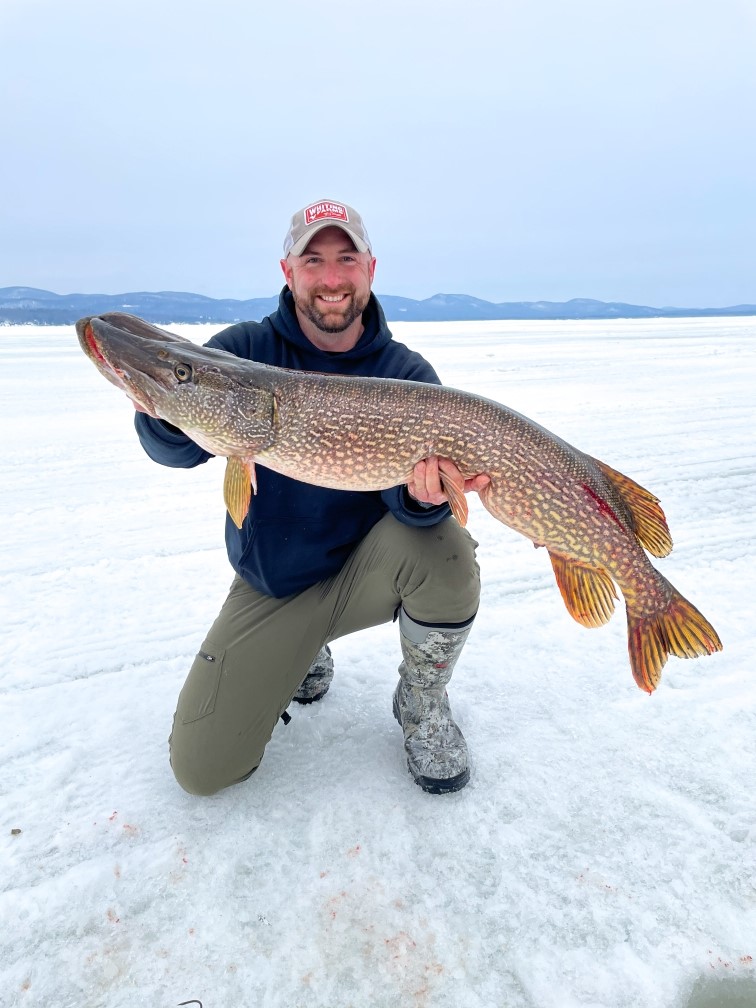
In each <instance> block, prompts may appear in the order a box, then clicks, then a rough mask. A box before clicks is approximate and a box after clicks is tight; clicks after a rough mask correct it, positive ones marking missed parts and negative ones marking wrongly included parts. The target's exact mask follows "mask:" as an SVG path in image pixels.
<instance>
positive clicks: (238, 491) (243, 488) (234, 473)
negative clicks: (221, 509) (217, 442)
mask: <svg viewBox="0 0 756 1008" xmlns="http://www.w3.org/2000/svg"><path fill="white" fill-rule="evenodd" d="M253 490H254V492H255V493H257V481H256V479H255V463H254V462H253V461H252V460H251V459H244V458H241V457H240V456H238V455H231V456H230V457H229V459H228V462H227V463H226V477H225V479H224V480H223V500H224V501H225V502H226V508H227V509H228V513H229V514H230V515H231V518H232V519H233V522H234V525H236V527H237V528H241V527H242V523H243V522H244V519H245V518H246V516H247V511H249V502H250V500H251V499H252V491H253Z"/></svg>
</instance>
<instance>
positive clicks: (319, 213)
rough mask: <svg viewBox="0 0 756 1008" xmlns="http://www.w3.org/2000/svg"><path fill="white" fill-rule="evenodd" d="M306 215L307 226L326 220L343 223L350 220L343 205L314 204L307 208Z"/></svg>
mask: <svg viewBox="0 0 756 1008" xmlns="http://www.w3.org/2000/svg"><path fill="white" fill-rule="evenodd" d="M304 215H305V224H306V225H307V226H309V225H310V224H314V223H315V221H319V220H324V219H326V218H328V219H332V220H342V221H348V220H349V214H348V213H347V208H346V207H345V206H344V205H343V204H342V203H328V202H323V203H313V204H312V206H308V207H307V209H306V210H305V212H304Z"/></svg>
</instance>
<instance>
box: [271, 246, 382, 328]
mask: <svg viewBox="0 0 756 1008" xmlns="http://www.w3.org/2000/svg"><path fill="white" fill-rule="evenodd" d="M281 267H282V269H283V271H284V276H285V277H286V283H287V284H288V285H289V288H290V290H291V293H292V295H293V297H294V304H295V305H296V307H297V310H298V311H299V312H300V313H301V314H302V315H304V316H305V317H306V318H307V319H309V320H310V322H312V324H313V325H314V326H315V327H316V328H317V329H319V330H320V331H321V332H324V333H341V332H345V331H346V330H347V329H348V328H349V327H350V326H351V325H352V323H354V322H355V321H356V320H357V319H359V318H360V316H361V315H362V313H363V311H364V310H365V308H366V307H367V303H368V299H369V297H370V287H371V284H372V282H373V275H374V273H375V259H374V258H373V257H372V256H371V255H370V253H369V252H358V251H357V250H356V249H355V247H354V245H353V243H352V240H351V238H350V237H349V235H348V234H346V232H345V231H342V230H341V228H338V227H328V228H323V230H322V231H319V232H318V233H317V234H316V235H315V237H314V238H313V239H312V241H311V242H310V244H309V245H308V246H307V248H306V249H305V251H304V253H303V254H302V255H301V256H292V255H290V256H288V258H286V259H282V260H281Z"/></svg>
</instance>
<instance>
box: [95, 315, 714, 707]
mask: <svg viewBox="0 0 756 1008" xmlns="http://www.w3.org/2000/svg"><path fill="white" fill-rule="evenodd" d="M76 331H77V333H78V336H79V342H80V343H81V346H82V349H83V350H84V352H85V353H86V354H87V356H88V357H89V358H90V360H92V362H93V363H94V364H95V366H96V367H97V368H98V370H99V371H100V373H101V374H103V375H104V376H105V378H107V379H108V381H111V382H112V383H113V384H114V385H116V386H118V388H120V389H121V390H122V391H124V392H126V394H127V395H128V396H129V397H130V398H131V399H133V400H136V401H137V402H138V403H139V404H140V405H141V406H143V407H144V409H145V410H146V411H147V412H148V413H150V414H151V415H152V416H154V417H160V418H161V419H163V420H166V421H168V423H171V424H174V425H175V426H176V427H179V428H180V429H181V430H182V431H184V432H185V433H186V434H188V435H189V437H191V438H192V439H193V440H194V441H196V442H197V444H199V445H200V446H201V447H203V448H204V449H205V450H206V451H208V452H211V453H212V454H213V455H225V456H227V457H228V465H227V470H226V479H225V484H224V495H225V500H226V505H227V507H228V510H229V513H230V515H231V517H232V518H233V520H234V521H235V522H236V524H237V525H238V526H239V527H241V524H242V521H243V519H244V516H245V515H246V513H247V510H248V508H249V503H250V498H251V491H252V490H253V489H254V490H256V483H255V463H256V462H259V463H260V464H261V465H264V466H268V467H269V468H271V469H274V470H275V471H276V472H279V473H283V474H284V475H286V476H291V477H293V478H294V479H298V480H302V481H303V482H305V483H314V484H316V485H318V486H325V487H332V488H334V489H337V490H383V489H386V488H387V487H391V486H397V485H398V484H401V483H406V482H407V480H408V478H409V477H410V475H411V473H412V470H413V468H414V466H415V463H416V462H418V461H420V460H421V459H424V458H427V457H428V456H430V455H439V456H444V457H446V458H449V459H451V460H452V461H453V462H455V463H456V465H457V466H458V468H459V469H460V470H461V472H462V473H463V475H464V476H465V477H467V478H469V477H472V476H475V475H477V474H478V473H487V474H488V476H489V477H490V483H489V484H488V485H487V486H485V487H484V488H483V490H481V491H480V497H481V500H482V501H483V504H484V505H485V507H486V508H487V509H488V510H489V511H490V512H491V514H492V515H493V516H494V518H497V519H498V520H499V521H501V522H503V523H504V524H505V525H509V527H510V528H513V529H515V530H516V531H517V532H520V533H521V534H522V535H524V536H526V537H527V538H528V539H530V540H531V541H532V542H533V543H534V544H535V545H536V546H545V547H546V549H547V550H548V552H549V556H550V558H551V563H552V566H553V568H554V573H555V575H556V580H557V584H558V586H559V590H560V591H561V593H562V598H563V599H564V602H565V605H566V606H567V609H568V611H569V613H570V614H571V615H572V616H573V617H574V619H576V620H577V621H578V623H581V624H583V626H587V627H594V626H600V625H601V624H603V623H606V622H607V621H608V620H609V618H610V616H611V615H612V612H613V611H614V600H615V599H616V598H617V595H616V593H615V591H614V584H613V582H615V583H616V584H617V585H619V588H620V590H621V591H622V594H623V596H624V599H625V606H626V610H627V623H628V651H629V654H630V664H631V667H632V671H633V676H634V678H635V681H636V682H637V683H638V685H639V686H640V687H641V689H644V690H646V691H647V692H649V693H651V692H652V691H653V690H654V689H656V686H657V684H658V682H659V678H660V676H661V670H662V668H663V667H664V665H665V663H666V661H667V656H668V655H669V654H674V655H677V656H678V657H680V658H694V657H696V656H699V655H706V654H712V653H713V652H714V651H719V650H721V647H722V644H721V642H720V640H719V637H718V636H717V633H716V631H715V630H714V628H713V627H712V626H711V625H710V623H709V622H708V621H707V620H706V619H705V617H704V616H702V615H701V613H700V612H699V611H698V610H697V609H696V608H695V607H694V606H693V605H691V603H690V602H688V601H687V599H685V598H683V597H682V595H681V594H680V593H679V592H678V591H677V589H676V588H674V586H673V585H671V584H670V583H669V581H667V580H666V578H664V577H663V576H662V575H661V574H660V573H659V572H658V571H657V570H656V569H655V568H654V567H653V565H652V564H651V562H650V561H649V559H648V557H647V556H646V553H645V552H644V547H645V549H646V550H648V551H649V552H650V553H652V554H653V555H654V556H657V557H662V556H666V555H667V554H668V553H669V552H670V550H671V549H672V539H671V536H670V534H669V529H668V528H667V522H666V519H665V517H664V512H663V511H662V509H661V507H660V506H659V502H658V499H657V498H656V497H654V496H653V494H651V493H649V492H648V491H647V490H644V489H643V487H641V486H639V485H638V484H637V483H635V482H634V481H633V480H631V479H630V478H629V477H627V476H623V475H622V474H621V473H619V472H616V471H615V470H614V469H612V468H610V467H609V466H608V465H606V463H604V462H600V461H599V460H598V459H595V458H592V457H591V456H590V455H586V454H585V453H584V452H581V451H579V450H578V449H577V448H573V447H572V445H569V444H568V443H567V442H566V441H563V440H562V439H561V438H559V437H557V436H556V435H554V434H552V433H550V431H548V430H546V429H545V428H544V427H541V426H539V425H538V424H537V423H534V422H533V421H532V420H528V418H527V417H524V416H522V415H521V414H519V413H516V412H515V411H514V410H511V409H508V408H507V407H506V406H502V405H500V404H499V403H497V402H494V401H492V400H490V399H485V398H483V397H482V396H477V395H472V394H470V393H467V392H462V391H459V390H458V389H453V388H448V387H446V386H439V385H430V384H424V383H421V382H412V381H402V380H399V379H392V378H359V377H356V378H351V377H345V376H341V375H323V374H315V373H310V372H303V371H289V370H286V369H282V368H276V367H271V366H269V365H266V364H258V363H256V362H254V361H248V360H243V359H241V358H239V357H236V356H234V355H233V354H229V353H225V352H224V351H222V350H213V349H209V348H206V347H199V346H197V345H196V344H194V343H191V342H190V341H189V340H184V339H183V338H182V337H180V336H175V335H173V334H172V333H167V332H164V331H163V330H161V329H157V328H155V327H154V326H151V325H149V324H148V323H147V322H144V321H143V320H142V319H137V318H135V317H134V316H130V315H125V314H121V313H116V312H112V313H108V314H106V315H103V316H96V317H93V318H85V319H80V320H79V322H77V323H76ZM444 489H445V491H446V493H447V496H448V497H449V501H450V504H451V507H452V511H453V513H454V515H455V517H456V518H457V520H458V521H459V522H460V523H461V524H463V525H464V524H465V522H466V520H467V503H466V500H465V495H464V492H463V489H462V487H461V486H457V485H455V484H453V483H450V482H449V481H448V480H446V481H445V483H444Z"/></svg>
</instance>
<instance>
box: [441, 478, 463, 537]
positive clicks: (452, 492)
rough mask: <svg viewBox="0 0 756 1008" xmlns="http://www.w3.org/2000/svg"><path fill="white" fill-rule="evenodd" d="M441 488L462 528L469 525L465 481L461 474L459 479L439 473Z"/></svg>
mask: <svg viewBox="0 0 756 1008" xmlns="http://www.w3.org/2000/svg"><path fill="white" fill-rule="evenodd" d="M439 476H440V477H441V487H442V489H443V491H444V493H445V494H446V496H447V498H448V500H449V507H450V508H451V510H452V514H453V515H454V517H455V518H456V519H457V521H458V522H459V524H460V525H461V526H462V528H464V527H465V525H467V516H468V513H469V512H468V508H467V498H466V497H465V480H464V477H463V476H462V475H461V474H460V476H459V478H458V479H455V478H454V477H452V476H449V475H448V474H447V473H445V472H439Z"/></svg>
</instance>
